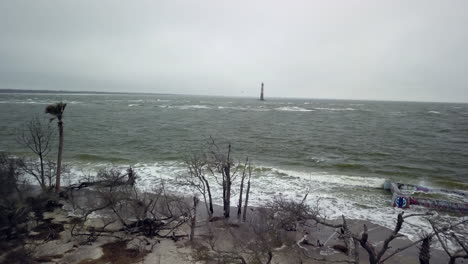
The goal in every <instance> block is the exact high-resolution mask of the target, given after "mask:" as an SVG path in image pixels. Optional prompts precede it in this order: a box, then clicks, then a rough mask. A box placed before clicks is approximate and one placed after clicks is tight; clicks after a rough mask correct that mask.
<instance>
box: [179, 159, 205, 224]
mask: <svg viewBox="0 0 468 264" xmlns="http://www.w3.org/2000/svg"><path fill="white" fill-rule="evenodd" d="M185 165H186V166H187V169H188V174H183V175H181V176H180V177H181V178H180V179H181V184H183V185H189V186H192V187H195V188H196V189H197V191H198V192H199V193H200V194H201V195H202V196H203V200H204V202H205V207H206V212H207V213H208V217H209V218H211V216H213V198H212V196H211V187H210V183H209V181H208V178H207V175H206V171H207V159H206V156H205V155H204V154H193V155H190V156H187V157H186V158H185Z"/></svg>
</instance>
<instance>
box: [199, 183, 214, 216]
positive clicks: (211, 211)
mask: <svg viewBox="0 0 468 264" xmlns="http://www.w3.org/2000/svg"><path fill="white" fill-rule="evenodd" d="M202 179H203V181H204V182H205V186H206V191H207V193H208V203H209V208H210V212H209V215H210V217H211V216H212V215H213V212H214V211H213V198H212V197H211V189H210V184H209V183H208V180H207V179H206V178H205V177H203V178H202Z"/></svg>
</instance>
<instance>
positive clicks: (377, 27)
mask: <svg viewBox="0 0 468 264" xmlns="http://www.w3.org/2000/svg"><path fill="white" fill-rule="evenodd" d="M466 10H468V2H466V1H463V0H460V1H455V0H454V1H370V0H369V1H306V0H304V1H273V0H262V1H219V0H207V1H188V0H187V1H179V0H171V1H105V0H100V1H95V0H88V1H71V0H70V1H69V0H63V1H52V0H48V1H46V0H42V1H23V0H15V1H1V2H0V33H1V34H0V87H1V88H22V89H65V90H66V89H68V90H101V91H140V92H162V93H186V94H211V95H234V96H256V95H257V93H258V89H259V83H260V82H262V81H264V82H265V84H266V92H267V95H268V96H289V97H313V98H349V99H387V100H419V101H421V100H428V101H464V102H468V92H466V91H467V88H468V87H467V84H468V65H467V64H468V50H467V47H468V30H467V29H466V28H465V27H466V25H468V16H466V14H465V13H466Z"/></svg>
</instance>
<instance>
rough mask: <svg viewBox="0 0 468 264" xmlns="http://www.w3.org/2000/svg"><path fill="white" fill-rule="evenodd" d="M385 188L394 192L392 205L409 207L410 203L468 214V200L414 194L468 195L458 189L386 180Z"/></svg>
mask: <svg viewBox="0 0 468 264" xmlns="http://www.w3.org/2000/svg"><path fill="white" fill-rule="evenodd" d="M384 189H386V190H390V192H391V193H392V195H393V197H392V205H393V206H394V207H398V208H403V209H406V208H409V207H410V205H420V206H424V207H428V208H433V209H437V210H445V211H454V212H458V213H462V214H468V203H467V202H456V201H450V200H443V199H434V198H426V197H418V196H414V195H412V194H414V193H418V192H421V193H444V194H450V195H457V196H461V197H467V196H468V194H467V193H466V192H463V191H456V190H444V189H437V188H428V187H423V186H418V185H411V184H402V183H394V182H390V181H386V182H385V183H384Z"/></svg>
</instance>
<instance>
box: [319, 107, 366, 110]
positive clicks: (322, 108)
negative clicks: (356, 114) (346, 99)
mask: <svg viewBox="0 0 468 264" xmlns="http://www.w3.org/2000/svg"><path fill="white" fill-rule="evenodd" d="M314 109H317V110H327V111H356V110H357V109H354V108H351V107H348V108H330V107H315V108H314Z"/></svg>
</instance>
